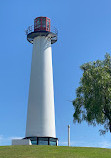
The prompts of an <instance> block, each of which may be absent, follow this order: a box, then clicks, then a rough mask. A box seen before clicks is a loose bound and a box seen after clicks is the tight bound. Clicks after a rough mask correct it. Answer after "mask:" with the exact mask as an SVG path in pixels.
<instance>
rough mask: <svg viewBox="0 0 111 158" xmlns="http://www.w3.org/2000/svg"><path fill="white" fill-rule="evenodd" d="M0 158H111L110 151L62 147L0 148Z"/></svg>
mask: <svg viewBox="0 0 111 158" xmlns="http://www.w3.org/2000/svg"><path fill="white" fill-rule="evenodd" d="M0 158H111V149H101V148H82V147H81V148H80V147H63V146H58V147H54V146H0Z"/></svg>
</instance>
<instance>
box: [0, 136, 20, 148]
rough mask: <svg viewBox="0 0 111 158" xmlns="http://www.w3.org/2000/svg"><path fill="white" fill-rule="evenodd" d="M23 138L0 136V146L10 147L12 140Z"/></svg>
mask: <svg viewBox="0 0 111 158" xmlns="http://www.w3.org/2000/svg"><path fill="white" fill-rule="evenodd" d="M22 138H23V137H16V136H13V137H4V136H3V135H0V146H6V145H11V141H12V139H22Z"/></svg>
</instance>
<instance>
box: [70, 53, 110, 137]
mask: <svg viewBox="0 0 111 158" xmlns="http://www.w3.org/2000/svg"><path fill="white" fill-rule="evenodd" d="M80 68H81V70H82V71H83V75H82V78H81V79H80V86H79V87H78V88H77V89H76V99H75V100H73V106H74V114H73V118H74V123H75V122H78V123H81V122H82V121H86V122H87V123H88V124H89V125H93V126H95V125H97V124H98V125H104V129H103V130H100V134H105V133H106V132H108V131H110V132H111V56H110V55H109V54H108V53H106V55H105V59H104V60H103V61H100V60H97V61H94V62H89V63H85V64H83V65H82V66H81V67H80Z"/></svg>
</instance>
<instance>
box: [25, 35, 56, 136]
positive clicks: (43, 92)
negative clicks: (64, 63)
mask: <svg viewBox="0 0 111 158" xmlns="http://www.w3.org/2000/svg"><path fill="white" fill-rule="evenodd" d="M32 136H37V137H56V133H55V110H54V90H53V69H52V49H51V40H50V38H47V37H45V36H38V37H35V38H34V42H33V53H32V65H31V76H30V87H29V99H28V111H27V124H26V137H32Z"/></svg>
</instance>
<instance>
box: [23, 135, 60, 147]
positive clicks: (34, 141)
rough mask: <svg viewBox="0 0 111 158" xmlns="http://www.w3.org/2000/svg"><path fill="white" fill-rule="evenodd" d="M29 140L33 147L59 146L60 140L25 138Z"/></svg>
mask: <svg viewBox="0 0 111 158" xmlns="http://www.w3.org/2000/svg"><path fill="white" fill-rule="evenodd" d="M24 139H29V140H30V141H31V144H32V145H52V146H58V138H53V137H25V138H24Z"/></svg>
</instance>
